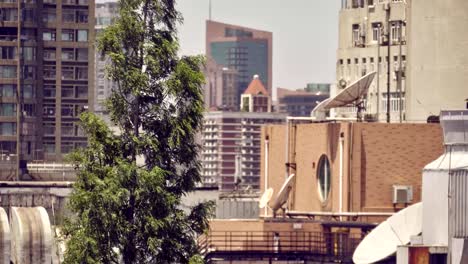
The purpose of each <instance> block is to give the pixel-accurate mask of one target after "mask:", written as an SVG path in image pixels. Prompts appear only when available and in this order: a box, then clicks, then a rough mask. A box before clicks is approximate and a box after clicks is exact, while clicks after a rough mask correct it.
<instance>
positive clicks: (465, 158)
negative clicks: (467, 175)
mask: <svg viewBox="0 0 468 264" xmlns="http://www.w3.org/2000/svg"><path fill="white" fill-rule="evenodd" d="M448 169H451V170H468V152H464V151H453V152H452V153H450V152H446V153H444V154H442V156H440V157H439V158H437V159H436V160H434V161H433V162H431V163H429V164H427V165H426V167H424V170H425V171H426V170H448Z"/></svg>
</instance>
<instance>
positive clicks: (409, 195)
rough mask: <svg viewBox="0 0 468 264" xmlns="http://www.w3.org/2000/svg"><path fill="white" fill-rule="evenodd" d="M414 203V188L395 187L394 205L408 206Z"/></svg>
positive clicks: (407, 186) (405, 186)
mask: <svg viewBox="0 0 468 264" xmlns="http://www.w3.org/2000/svg"><path fill="white" fill-rule="evenodd" d="M412 201H413V186H409V185H393V203H394V204H397V203H404V204H408V203H411V202H412Z"/></svg>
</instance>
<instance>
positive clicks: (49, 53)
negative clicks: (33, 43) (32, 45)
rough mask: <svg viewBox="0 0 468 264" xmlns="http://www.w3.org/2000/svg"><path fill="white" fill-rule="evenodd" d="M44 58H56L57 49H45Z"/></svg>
mask: <svg viewBox="0 0 468 264" xmlns="http://www.w3.org/2000/svg"><path fill="white" fill-rule="evenodd" d="M43 57H44V60H55V49H44V52H43Z"/></svg>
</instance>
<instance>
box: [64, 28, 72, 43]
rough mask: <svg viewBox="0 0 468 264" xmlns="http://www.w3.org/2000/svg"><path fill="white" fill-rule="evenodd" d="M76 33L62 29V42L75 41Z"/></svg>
mask: <svg viewBox="0 0 468 264" xmlns="http://www.w3.org/2000/svg"><path fill="white" fill-rule="evenodd" d="M74 40H75V31H74V30H71V29H62V41H74Z"/></svg>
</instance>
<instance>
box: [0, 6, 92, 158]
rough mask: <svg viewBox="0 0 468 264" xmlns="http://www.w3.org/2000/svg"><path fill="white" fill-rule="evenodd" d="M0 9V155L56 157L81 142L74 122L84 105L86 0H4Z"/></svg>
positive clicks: (88, 30) (88, 60)
mask: <svg viewBox="0 0 468 264" xmlns="http://www.w3.org/2000/svg"><path fill="white" fill-rule="evenodd" d="M19 1H21V2H19ZM0 14H1V15H0V20H1V22H0V50H1V52H0V55H1V60H0V96H1V98H0V152H1V154H2V159H3V158H4V159H8V160H10V161H16V162H17V165H18V166H19V165H21V164H24V163H26V161H29V160H54V161H60V160H62V158H63V154H66V153H69V152H70V151H71V150H72V149H74V148H76V147H80V146H84V145H86V144H87V138H86V137H85V135H84V134H83V132H82V131H81V130H80V129H79V127H78V122H77V121H78V115H79V114H80V113H81V112H83V111H86V110H92V102H93V87H94V81H93V80H94V48H93V47H94V19H93V18H94V0H44V1H36V0H5V1H1V2H0ZM18 156H19V158H18ZM22 166H24V165H22Z"/></svg>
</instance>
